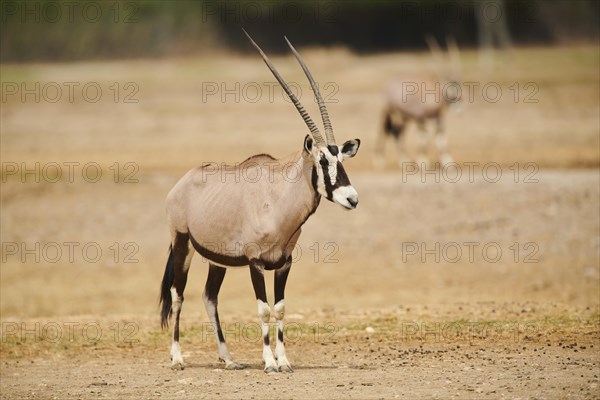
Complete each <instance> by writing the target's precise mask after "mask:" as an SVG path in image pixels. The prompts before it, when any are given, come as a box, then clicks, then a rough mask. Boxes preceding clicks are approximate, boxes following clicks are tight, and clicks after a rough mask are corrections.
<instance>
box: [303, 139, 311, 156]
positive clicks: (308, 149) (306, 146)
mask: <svg viewBox="0 0 600 400" xmlns="http://www.w3.org/2000/svg"><path fill="white" fill-rule="evenodd" d="M312 147H313V140H312V138H311V137H310V135H306V137H305V138H304V150H305V151H306V152H307V153H308V154H312Z"/></svg>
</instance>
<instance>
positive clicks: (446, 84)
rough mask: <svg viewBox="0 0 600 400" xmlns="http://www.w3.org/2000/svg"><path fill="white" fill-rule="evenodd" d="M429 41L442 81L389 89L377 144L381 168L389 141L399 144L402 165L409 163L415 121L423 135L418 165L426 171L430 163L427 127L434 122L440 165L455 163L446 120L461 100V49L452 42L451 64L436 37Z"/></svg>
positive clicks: (397, 84)
mask: <svg viewBox="0 0 600 400" xmlns="http://www.w3.org/2000/svg"><path fill="white" fill-rule="evenodd" d="M426 41H427V44H428V45H429V48H430V50H431V53H432V54H433V58H434V61H435V63H436V66H437V67H438V79H437V80H434V79H406V80H403V81H399V82H394V83H393V84H390V85H389V86H388V87H387V88H386V92H385V95H386V105H385V109H384V111H383V116H382V122H381V125H380V127H379V129H378V133H377V141H376V144H375V149H376V153H377V154H376V155H375V161H376V163H378V165H381V162H382V161H381V160H383V159H384V158H383V150H384V146H385V142H386V139H387V138H388V137H392V138H394V139H395V140H396V143H397V147H398V157H399V160H398V161H399V163H400V165H402V162H405V161H407V160H406V159H405V157H406V152H405V140H406V139H405V136H406V135H405V134H404V132H405V130H406V126H407V124H408V123H410V122H411V121H414V122H415V123H416V124H417V126H418V127H419V130H420V131H421V132H420V134H419V150H418V152H419V155H418V156H417V164H418V166H419V167H423V164H424V163H425V164H426V163H427V148H428V142H429V137H428V136H429V135H428V132H427V129H426V126H425V125H426V123H427V121H429V120H431V121H434V122H435V125H436V137H435V143H436V145H437V150H438V154H439V158H440V162H441V163H442V164H447V163H449V162H452V157H450V155H449V154H448V152H447V150H446V144H447V138H446V129H445V126H444V118H445V113H446V111H447V109H448V106H449V105H450V104H452V103H455V102H457V101H459V100H460V94H461V90H460V86H459V85H460V56H459V53H458V46H457V45H456V42H455V41H454V40H448V53H449V58H450V63H447V62H446V61H445V60H444V58H445V57H444V56H443V55H442V52H441V50H440V47H439V45H438V43H437V41H436V40H435V39H434V38H433V37H432V36H428V37H427V38H426ZM448 64H450V65H448Z"/></svg>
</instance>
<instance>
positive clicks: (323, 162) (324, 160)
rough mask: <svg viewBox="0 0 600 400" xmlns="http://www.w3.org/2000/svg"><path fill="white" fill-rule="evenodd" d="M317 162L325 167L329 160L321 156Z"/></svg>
mask: <svg viewBox="0 0 600 400" xmlns="http://www.w3.org/2000/svg"><path fill="white" fill-rule="evenodd" d="M319 164H321V166H322V167H326V166H328V165H329V162H328V161H327V159H326V158H325V157H321V159H320V160H319Z"/></svg>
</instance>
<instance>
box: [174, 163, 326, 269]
mask: <svg viewBox="0 0 600 400" xmlns="http://www.w3.org/2000/svg"><path fill="white" fill-rule="evenodd" d="M312 168H313V163H312V162H309V161H308V160H306V159H305V157H303V156H302V152H295V153H294V154H291V155H290V156H288V157H286V158H282V159H279V160H276V159H274V158H273V157H270V156H267V155H259V156H254V157H251V158H249V159H247V160H246V161H244V162H242V163H240V164H239V165H235V166H225V165H218V164H207V165H204V166H201V167H198V168H195V169H193V170H191V171H189V172H188V173H187V174H186V175H184V176H183V178H181V180H180V181H179V182H178V183H177V184H176V185H175V187H173V189H172V190H171V192H170V193H169V195H168V196H167V210H168V219H169V225H170V227H171V231H172V232H173V235H175V233H174V232H187V233H189V235H190V238H191V240H192V243H193V245H194V247H195V249H196V251H198V252H199V253H200V254H201V255H202V256H204V257H206V258H208V259H209V260H211V261H212V262H214V263H216V264H219V265H223V266H241V265H248V264H249V260H251V259H258V260H260V261H262V262H263V263H265V264H266V265H267V266H270V265H278V264H281V263H282V261H285V260H286V259H287V258H288V257H289V256H290V255H291V253H292V251H293V249H294V246H295V245H296V241H297V240H298V236H299V234H300V228H301V226H302V224H303V223H304V222H305V221H306V219H307V218H308V217H309V215H311V214H312V213H313V212H314V211H315V209H316V207H317V205H318V204H319V198H320V197H319V196H318V195H317V193H315V191H314V189H313V187H312V184H311V176H312ZM198 205H202V207H198ZM211 253H212V254H214V255H213V256H212V257H211ZM268 269H271V268H268Z"/></svg>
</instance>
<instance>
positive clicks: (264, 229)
mask: <svg viewBox="0 0 600 400" xmlns="http://www.w3.org/2000/svg"><path fill="white" fill-rule="evenodd" d="M244 32H245V31H244ZM246 35H248V34H247V33H246ZM248 38H249V39H250V42H251V43H252V45H253V46H254V47H255V48H256V49H257V50H258V51H259V53H260V55H261V56H262V58H263V60H264V61H265V63H266V64H267V66H268V67H269V69H270V70H271V72H272V73H273V75H275V78H277V80H278V81H279V83H280V84H281V86H282V88H283V89H284V91H285V92H286V93H287V95H288V96H289V98H290V99H291V100H292V103H293V104H294V105H295V106H296V108H297V110H298V112H299V113H300V115H301V116H302V118H303V119H304V121H305V122H306V125H307V126H308V128H309V129H310V131H311V135H307V136H306V137H305V138H304V143H303V148H302V149H301V150H300V151H297V152H295V153H293V154H290V155H289V156H287V157H284V158H281V159H274V158H273V157H271V156H268V155H264V154H262V155H257V156H253V157H250V158H249V159H247V160H245V161H244V162H242V163H240V164H238V165H234V166H227V165H224V164H216V163H207V164H204V165H202V166H200V167H198V168H194V169H192V170H191V171H189V172H188V173H187V174H185V175H184V176H183V177H182V178H181V179H180V180H179V182H177V184H176V185H175V186H174V187H173V189H172V190H171V191H170V193H169V194H168V196H167V216H168V220H169V227H170V230H171V249H170V253H169V259H168V261H167V266H166V268H165V273H164V276H163V280H162V284H161V303H162V311H161V317H162V325H163V326H166V325H167V324H168V321H169V317H170V316H171V314H172V315H174V317H175V321H174V326H173V341H172V344H171V360H172V366H173V368H176V369H183V367H184V361H183V356H182V353H181V348H180V345H179V318H180V314H181V306H182V304H183V292H184V290H185V286H186V283H187V275H188V271H189V268H190V265H191V262H192V257H193V255H194V253H195V252H198V253H199V254H201V255H202V256H203V257H204V258H206V259H207V260H208V263H209V269H208V277H207V280H206V285H205V288H204V296H203V298H204V305H205V307H206V311H207V314H208V317H209V319H210V321H211V324H212V327H213V330H214V332H215V337H216V339H217V346H218V351H219V358H220V359H221V360H223V361H224V362H225V368H227V369H238V368H241V367H242V366H241V365H240V364H238V363H236V362H234V361H233V360H232V357H231V354H230V353H229V350H228V349H227V345H226V344H225V337H224V335H223V332H222V330H221V324H220V321H219V313H218V310H217V306H218V294H219V290H220V288H221V284H222V282H223V279H224V277H225V272H226V267H241V266H249V269H250V277H251V280H252V286H253V288H254V293H255V295H256V301H257V305H258V315H259V318H260V320H261V331H262V337H263V360H264V362H265V368H264V370H265V372H277V371H285V372H292V367H291V365H290V363H289V361H288V360H287V357H286V355H285V347H284V336H283V317H284V315H285V305H284V291H285V285H286V282H287V277H288V273H289V271H290V268H291V265H292V257H291V255H292V251H293V250H294V246H295V245H296V243H297V241H298V238H299V236H300V232H301V227H302V225H303V224H304V223H305V222H306V220H307V219H308V217H309V216H310V215H311V214H312V213H313V212H314V211H315V210H316V208H317V206H318V205H319V201H320V199H321V197H325V198H326V199H327V200H329V201H332V202H335V203H337V204H339V205H340V206H342V207H343V208H345V209H347V210H352V209H354V208H356V206H357V204H358V193H357V192H356V190H355V189H354V187H353V186H352V185H351V184H350V180H349V179H348V176H347V175H346V171H345V170H344V167H343V165H342V162H343V161H344V159H346V158H350V157H354V155H355V154H356V152H357V151H358V148H359V146H360V140H358V139H354V140H348V141H346V142H345V143H344V144H343V145H342V146H338V145H337V144H335V138H334V136H333V128H332V126H331V122H330V121H329V116H328V114H327V110H326V108H325V104H324V102H323V98H322V96H321V94H320V93H319V90H318V87H317V85H316V83H315V81H314V79H313V78H312V75H311V74H310V71H309V70H308V67H306V65H305V64H304V62H303V60H302V58H301V57H300V55H299V54H298V52H297V51H296V49H294V47H293V46H292V45H291V43H289V41H288V45H289V47H290V49H291V50H292V52H293V54H294V56H295V57H296V59H297V60H298V62H299V63H300V65H301V66H302V69H303V70H304V72H305V74H306V76H307V78H308V80H309V82H310V84H311V87H312V89H313V91H314V94H315V97H316V99H317V101H318V103H319V109H320V111H321V117H322V119H323V125H324V128H325V136H326V138H324V137H323V136H322V135H321V133H320V131H319V129H318V128H317V126H316V125H315V123H314V122H313V121H312V119H311V118H310V116H309V115H308V113H307V112H306V110H305V109H304V108H303V107H302V105H301V104H300V101H299V100H298V99H297V98H296V96H295V95H294V94H293V93H292V92H291V90H290V89H289V87H288V85H287V84H286V83H285V81H284V80H283V78H281V76H280V75H279V73H278V72H277V70H276V69H275V67H274V66H273V65H272V64H271V62H270V61H269V59H268V57H267V56H266V55H265V54H264V53H263V51H262V50H261V49H260V47H258V45H257V44H256V43H255V42H254V41H253V40H252V39H251V38H250V36H248ZM286 41H287V39H286ZM264 270H275V273H274V289H275V290H274V292H275V293H274V300H275V301H274V309H273V311H274V313H273V314H274V317H275V321H276V324H277V336H276V340H277V341H276V346H275V353H273V352H272V350H271V348H270V345H269V343H270V342H269V340H270V339H269V320H270V317H271V308H270V307H269V305H268V302H267V293H266V289H265V282H264V276H263V273H264Z"/></svg>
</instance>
